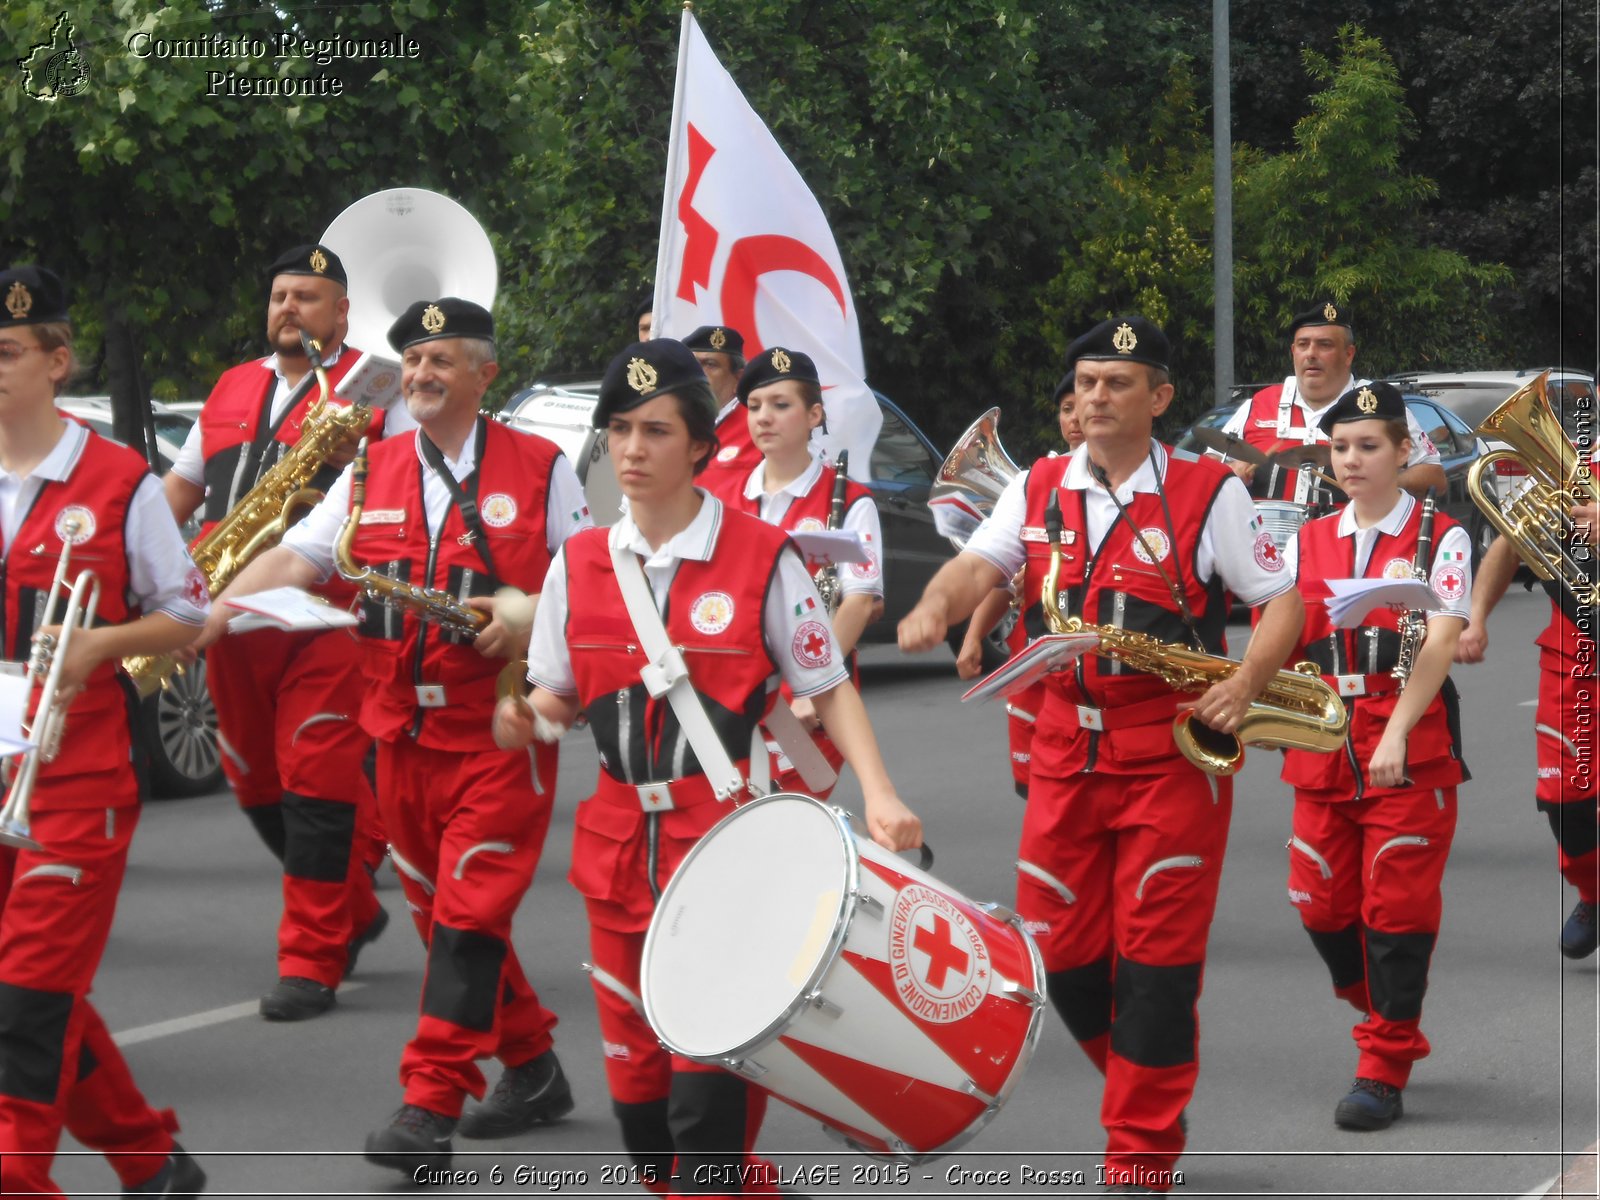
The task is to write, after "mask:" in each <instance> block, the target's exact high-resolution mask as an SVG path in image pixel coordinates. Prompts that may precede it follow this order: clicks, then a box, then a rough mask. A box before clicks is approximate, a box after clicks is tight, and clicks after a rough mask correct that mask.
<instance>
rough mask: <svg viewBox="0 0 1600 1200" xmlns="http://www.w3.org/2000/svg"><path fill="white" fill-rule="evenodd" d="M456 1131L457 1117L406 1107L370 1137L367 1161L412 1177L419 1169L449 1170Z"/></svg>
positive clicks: (430, 1110)
mask: <svg viewBox="0 0 1600 1200" xmlns="http://www.w3.org/2000/svg"><path fill="white" fill-rule="evenodd" d="M455 1128H456V1121H455V1118H454V1117H447V1116H445V1115H444V1114H443V1113H436V1112H434V1111H433V1110H432V1109H431V1108H422V1107H420V1106H419V1105H416V1104H402V1105H401V1106H400V1108H399V1111H397V1112H396V1113H395V1114H394V1116H393V1117H392V1118H391V1119H390V1121H389V1123H388V1124H387V1125H385V1126H384V1127H383V1128H382V1129H378V1130H374V1131H373V1132H372V1133H369V1134H367V1161H368V1162H370V1163H377V1164H378V1166H380V1167H392V1168H393V1169H394V1170H396V1171H404V1172H405V1173H406V1174H408V1175H411V1174H415V1172H416V1171H417V1169H418V1168H419V1167H448V1166H449V1165H450V1154H451V1151H452V1150H453V1149H454V1147H453V1146H451V1144H450V1135H451V1134H452V1133H454V1132H455Z"/></svg>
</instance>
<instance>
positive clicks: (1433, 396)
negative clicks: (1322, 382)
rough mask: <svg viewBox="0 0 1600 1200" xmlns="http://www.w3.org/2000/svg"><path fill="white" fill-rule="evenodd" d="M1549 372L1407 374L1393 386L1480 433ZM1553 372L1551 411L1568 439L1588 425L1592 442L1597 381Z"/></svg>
mask: <svg viewBox="0 0 1600 1200" xmlns="http://www.w3.org/2000/svg"><path fill="white" fill-rule="evenodd" d="M1546 369H1547V368H1545V367H1528V368H1525V369H1523V370H1520V371H1458V372H1453V373H1449V374H1428V373H1425V372H1421V371H1407V372H1403V373H1401V374H1399V375H1391V376H1389V382H1390V383H1393V384H1394V385H1395V386H1396V387H1399V388H1401V389H1402V390H1403V391H1406V392H1414V393H1416V394H1417V395H1421V396H1425V397H1427V398H1428V399H1429V400H1432V401H1435V402H1436V403H1437V404H1438V405H1439V407H1441V408H1445V409H1449V410H1450V411H1451V412H1453V413H1455V415H1456V416H1458V417H1460V418H1461V419H1462V421H1464V422H1465V423H1466V425H1467V427H1468V428H1471V429H1476V428H1477V427H1478V426H1479V425H1480V424H1482V422H1483V419H1484V418H1485V417H1487V416H1488V415H1489V414H1490V413H1492V412H1493V411H1494V410H1495V409H1496V408H1498V407H1499V406H1500V404H1501V402H1502V401H1504V400H1505V399H1506V398H1507V397H1508V396H1510V395H1511V393H1513V392H1515V391H1516V390H1517V389H1518V388H1522V387H1525V386H1527V384H1528V383H1530V382H1531V381H1532V380H1533V378H1534V377H1535V376H1537V375H1538V374H1539V373H1540V372H1541V371H1544V370H1546ZM1548 370H1549V371H1550V383H1549V391H1548V397H1549V400H1550V407H1551V408H1552V409H1554V410H1555V413H1556V416H1557V417H1558V418H1559V419H1560V421H1561V424H1562V426H1563V427H1564V428H1565V429H1566V431H1567V436H1568V437H1569V438H1575V437H1576V434H1577V432H1578V426H1579V425H1580V423H1587V425H1588V434H1589V437H1590V439H1591V440H1592V439H1593V436H1594V423H1595V418H1596V411H1595V380H1594V376H1593V375H1591V374H1589V373H1588V372H1587V371H1573V370H1569V369H1567V368H1565V367H1551V368H1548Z"/></svg>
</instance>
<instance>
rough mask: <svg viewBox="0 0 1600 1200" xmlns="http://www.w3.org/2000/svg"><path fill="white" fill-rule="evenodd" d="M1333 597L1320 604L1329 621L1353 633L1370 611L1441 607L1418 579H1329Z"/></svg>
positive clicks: (1436, 597) (1430, 590)
mask: <svg viewBox="0 0 1600 1200" xmlns="http://www.w3.org/2000/svg"><path fill="white" fill-rule="evenodd" d="M1328 587H1329V589H1330V590H1331V591H1332V592H1333V595H1331V596H1329V597H1327V598H1326V599H1325V600H1324V601H1323V603H1324V604H1326V605H1327V606H1328V618H1329V620H1331V621H1332V622H1333V623H1334V626H1335V627H1336V628H1339V629H1354V628H1355V627H1356V626H1357V625H1359V624H1361V622H1362V619H1363V618H1365V617H1366V615H1367V614H1368V613H1370V612H1371V611H1372V610H1373V609H1375V608H1377V607H1378V606H1379V605H1383V604H1394V605H1398V606H1399V607H1401V608H1403V609H1406V610H1407V611H1408V612H1409V611H1412V610H1416V609H1420V610H1422V611H1423V612H1438V611H1439V610H1440V609H1442V608H1443V607H1444V605H1443V604H1442V603H1441V602H1440V600H1439V597H1438V596H1435V595H1434V594H1433V589H1432V588H1431V587H1429V586H1428V585H1427V584H1426V583H1424V582H1422V580H1420V579H1330V580H1328Z"/></svg>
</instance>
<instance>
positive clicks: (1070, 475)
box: [1061, 438, 1167, 497]
mask: <svg viewBox="0 0 1600 1200" xmlns="http://www.w3.org/2000/svg"><path fill="white" fill-rule="evenodd" d="M1150 449H1151V451H1152V455H1149V456H1146V458H1145V460H1144V461H1143V462H1141V463H1140V464H1139V465H1138V466H1137V467H1135V468H1134V471H1133V474H1132V475H1130V476H1129V477H1128V480H1127V482H1126V483H1124V484H1123V485H1122V486H1121V487H1120V488H1118V489H1117V494H1118V496H1119V497H1121V496H1126V495H1132V494H1133V493H1134V492H1159V491H1160V490H1161V483H1160V480H1159V479H1158V478H1157V477H1156V470H1157V469H1158V468H1159V470H1160V472H1161V474H1162V475H1165V474H1166V473H1167V448H1166V447H1165V446H1163V445H1162V444H1161V443H1160V442H1158V441H1156V440H1155V438H1151V439H1150ZM1152 459H1153V461H1154V465H1153V466H1152ZM1061 482H1062V486H1063V487H1069V488H1072V489H1073V490H1074V491H1085V490H1087V491H1091V492H1100V493H1101V494H1102V495H1109V494H1110V493H1109V492H1107V490H1106V489H1105V488H1104V487H1102V486H1101V485H1100V481H1099V480H1098V479H1096V478H1095V477H1094V475H1093V474H1091V473H1090V471H1089V443H1088V442H1084V443H1083V445H1081V446H1079V447H1078V448H1077V449H1076V450H1074V451H1072V459H1071V461H1070V462H1068V463H1067V473H1066V476H1065V477H1064V478H1063V479H1062V481H1061Z"/></svg>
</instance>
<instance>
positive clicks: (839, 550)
mask: <svg viewBox="0 0 1600 1200" xmlns="http://www.w3.org/2000/svg"><path fill="white" fill-rule="evenodd" d="M789 537H790V538H792V539H793V540H794V544H795V545H796V546H798V547H800V553H801V554H803V555H805V559H806V566H807V567H809V568H810V569H811V570H813V571H815V570H816V569H817V568H818V567H831V566H833V565H835V564H837V563H858V562H866V561H867V547H866V543H865V542H863V541H862V540H861V535H860V534H859V533H857V532H856V531H855V530H854V529H797V530H792V531H791V532H790V534H789Z"/></svg>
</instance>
